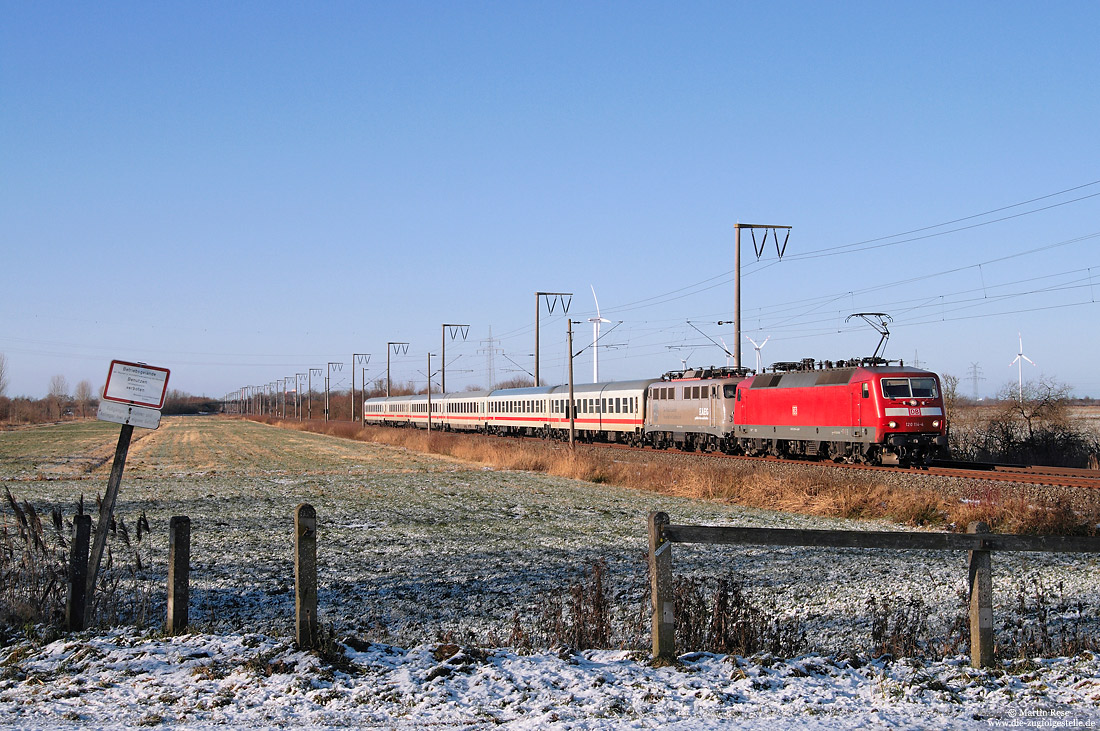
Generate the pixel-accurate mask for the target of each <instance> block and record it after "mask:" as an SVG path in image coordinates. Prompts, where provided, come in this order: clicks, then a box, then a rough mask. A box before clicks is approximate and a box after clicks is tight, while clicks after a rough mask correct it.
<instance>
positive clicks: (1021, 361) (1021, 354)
mask: <svg viewBox="0 0 1100 731" xmlns="http://www.w3.org/2000/svg"><path fill="white" fill-rule="evenodd" d="M1016 336H1017V337H1019V338H1020V352H1019V353H1017V354H1016V358H1015V359H1014V360H1013V361H1012V362H1011V363H1009V364H1008V367H1009V368H1011V367H1012V366H1014V365H1016V364H1017V363H1019V364H1020V365H1019V366H1018V368H1019V370H1020V403H1023V402H1024V361H1025V360H1026V361H1027V362H1028V363H1030V364H1031V365H1035V361H1033V360H1032V359H1031V358H1028V357H1027V356H1026V355H1024V336H1023V335H1021V334H1020V333H1016Z"/></svg>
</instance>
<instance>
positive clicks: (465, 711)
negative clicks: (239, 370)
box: [0, 419, 1100, 728]
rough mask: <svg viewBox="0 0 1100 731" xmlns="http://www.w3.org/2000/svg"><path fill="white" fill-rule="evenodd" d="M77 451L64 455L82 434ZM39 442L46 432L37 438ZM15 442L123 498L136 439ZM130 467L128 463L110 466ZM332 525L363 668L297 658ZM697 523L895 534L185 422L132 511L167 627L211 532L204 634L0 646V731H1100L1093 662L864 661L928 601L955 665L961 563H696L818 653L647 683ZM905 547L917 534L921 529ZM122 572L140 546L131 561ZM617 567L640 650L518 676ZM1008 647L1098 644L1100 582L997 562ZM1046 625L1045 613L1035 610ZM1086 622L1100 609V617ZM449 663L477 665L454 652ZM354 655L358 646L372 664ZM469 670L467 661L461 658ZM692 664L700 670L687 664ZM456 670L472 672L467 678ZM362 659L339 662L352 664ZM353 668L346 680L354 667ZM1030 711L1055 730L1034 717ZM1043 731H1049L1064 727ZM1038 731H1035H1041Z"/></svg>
mask: <svg viewBox="0 0 1100 731" xmlns="http://www.w3.org/2000/svg"><path fill="white" fill-rule="evenodd" d="M66 429H68V430H69V431H68V432H66V431H65V430H66ZM32 431H33V430H32ZM49 437H50V438H49V439H45V438H44V436H40V437H39V438H37V440H36V438H35V437H33V435H28V434H27V433H24V432H20V433H10V432H7V433H0V479H2V480H4V482H5V484H6V485H7V486H8V487H9V488H10V489H11V490H12V492H13V493H15V494H16V496H17V497H18V498H19V499H27V500H30V501H32V502H34V503H35V504H36V505H38V506H40V507H48V506H51V505H60V506H62V507H63V508H65V509H66V515H67V516H69V515H71V512H72V511H71V506H72V505H74V504H75V502H76V500H77V498H78V496H79V495H80V494H81V493H83V494H84V495H85V496H86V499H87V500H88V501H89V502H91V501H92V496H93V495H94V494H95V493H96V492H99V491H102V489H103V485H104V484H105V480H106V471H107V470H108V469H109V467H110V464H109V462H107V463H104V462H103V459H102V454H103V453H104V451H106V452H107V453H108V454H109V452H110V447H111V446H113V440H114V439H115V438H116V437H117V427H115V428H114V429H113V430H112V428H111V427H110V426H109V425H92V426H86V425H77V426H74V427H55V428H53V431H50V432H49ZM105 445H106V446H105ZM301 502H309V503H311V504H312V505H314V507H315V508H316V509H317V512H318V523H319V528H318V553H319V565H320V582H321V590H320V604H321V610H320V612H321V620H322V622H323V623H324V624H325V625H326V626H327V627H329V628H331V630H332V632H334V633H335V636H336V637H339V638H342V639H345V640H347V645H343V646H340V647H339V648H338V649H339V650H340V651H342V652H346V659H345V660H344V661H341V662H336V663H335V664H333V663H332V662H329V661H325V660H322V659H320V658H318V657H316V656H314V655H309V654H303V653H299V652H296V651H295V650H294V649H293V647H292V645H291V643H290V634H291V626H292V620H293V596H292V593H291V589H292V583H293V561H292V554H291V547H292V542H291V541H292V525H293V514H294V508H295V506H296V505H297V504H299V503H301ZM651 510H664V511H665V512H667V513H669V514H670V516H672V520H673V522H675V523H700V524H735V525H753V526H785V527H837V528H841V527H843V528H856V529H858V528H864V529H871V528H873V529H890V528H892V527H894V526H889V525H885V524H882V523H875V524H862V523H860V524H857V523H851V522H845V521H823V520H820V519H810V518H805V517H799V516H790V515H783V514H777V513H765V512H761V511H748V510H744V509H740V508H737V507H734V506H726V505H716V504H712V503H703V502H697V501H689V500H682V499H675V498H668V497H664V496H659V495H654V494H652V493H648V492H641V491H631V490H624V489H618V488H612V487H607V486H603V485H590V484H586V483H579V482H574V481H569V480H562V479H557V478H551V477H546V476H542V475H535V474H529V473H508V472H495V471H490V470H484V469H481V468H478V467H471V466H469V465H465V464H462V463H458V462H454V461H450V460H445V459H438V458H434V457H425V456H422V455H412V454H408V453H405V452H402V451H399V450H393V449H389V448H384V447H380V446H376V445H369V444H361V443H353V442H345V441H342V440H336V439H332V438H327V437H323V436H318V435H313V434H305V433H299V432H290V431H284V430H279V429H276V428H273V427H267V426H262V425H257V424H252V423H246V422H232V421H223V420H216V419H206V420H204V419H168V420H165V423H164V425H163V426H162V427H161V429H160V430H158V431H157V432H154V433H146V434H145V435H144V437H143V438H142V439H141V440H140V441H138V442H136V443H135V444H134V445H133V447H132V448H131V455H130V460H129V461H128V464H127V472H126V478H125V480H124V483H123V487H122V491H121V494H120V503H119V509H118V513H119V514H120V515H122V516H123V517H124V518H125V519H126V521H127V522H128V523H131V524H133V523H134V522H136V518H137V516H138V515H139V514H140V513H141V512H142V511H144V512H145V513H146V514H147V516H148V518H149V522H150V524H151V526H152V531H153V532H152V534H151V536H149V537H147V538H146V539H145V541H144V543H143V545H142V546H141V547H140V548H139V549H138V550H139V551H140V552H142V555H143V556H144V557H145V560H146V562H147V563H148V564H150V565H151V567H152V571H151V573H148V574H147V576H148V577H149V578H147V579H143V580H142V581H141V582H139V586H138V590H136V591H135V592H134V593H135V595H138V594H141V595H143V596H144V595H146V594H147V595H148V596H149V597H150V605H149V606H150V614H149V615H148V617H149V619H148V621H149V624H150V625H151V626H152V627H156V626H159V624H160V623H161V622H162V621H163V590H162V588H161V585H162V583H163V571H164V569H163V566H164V546H165V543H166V534H167V523H168V519H169V518H170V517H171V516H172V515H188V516H190V518H191V521H192V548H191V551H192V575H191V578H192V602H191V617H192V623H193V629H194V630H195V633H194V634H189V635H186V636H184V637H182V638H164V637H161V636H159V635H158V633H157V632H155V631H151V630H144V631H143V630H137V629H127V630H114V631H110V632H104V631H100V632H94V633H84V634H78V635H72V636H66V637H62V638H60V639H57V640H55V641H53V642H45V641H43V640H38V641H30V640H26V639H18V640H16V639H14V638H9V643H10V644H8V646H7V647H4V648H3V649H0V678H2V679H0V709H2V711H3V713H2V715H0V724H4V723H7V724H10V725H14V726H19V727H27V728H30V727H40V728H55V727H58V726H64V725H65V724H69V725H72V726H81V727H85V726H88V727H103V728H124V727H132V726H134V725H158V724H162V723H163V724H179V725H183V726H187V727H193V726H204V725H223V726H230V727H270V726H283V725H294V726H304V727H310V726H316V727H321V726H343V727H355V726H377V727H394V728H414V727H419V726H422V725H431V726H435V727H444V728H448V727H456V728H479V727H485V728H490V727H496V726H498V725H500V724H502V723H503V724H506V725H508V726H510V727H516V728H544V727H554V726H556V727H560V728H650V727H658V726H667V725H670V724H677V723H678V724H679V725H680V727H682V728H701V727H712V728H717V727H723V726H726V725H733V724H734V723H737V724H738V725H747V726H748V727H749V728H765V727H768V728H771V727H774V726H775V725H776V724H777V723H780V724H783V725H799V726H809V727H814V726H817V727H821V728H836V727H843V728H859V727H879V726H884V725H886V726H907V727H908V726H914V725H915V726H921V727H932V728H937V727H957V726H963V727H966V726H972V727H985V728H988V727H990V726H991V725H996V724H997V723H998V722H1000V721H1011V720H1013V719H1015V720H1016V721H1017V722H1022V725H1025V726H1027V725H1034V726H1044V727H1048V728H1049V727H1051V726H1052V725H1055V723H1054V722H1056V721H1059V720H1061V724H1060V725H1061V726H1062V727H1065V726H1067V725H1069V722H1070V721H1073V722H1074V723H1078V724H1079V725H1082V724H1088V723H1090V722H1091V723H1093V724H1095V723H1096V722H1100V681H1098V680H1097V679H1096V678H1097V676H1098V675H1100V660H1097V659H1096V658H1094V657H1093V656H1092V655H1088V654H1086V655H1084V656H1081V657H1077V658H1062V659H1055V660H1044V661H1038V662H1036V661H1026V662H1018V663H1014V664H1012V665H1010V666H1006V667H1005V668H1000V669H997V670H992V671H983V672H978V671H974V670H971V669H970V668H968V667H967V665H966V660H965V658H962V657H959V658H953V659H950V660H947V661H938V662H926V663H922V662H919V661H917V662H886V661H874V662H865V661H861V660H859V659H857V657H859V656H861V655H862V656H863V657H866V652H867V650H868V648H869V646H870V622H871V620H870V616H869V615H868V611H867V607H866V602H867V599H868V597H869V596H871V595H872V593H874V594H875V595H876V596H880V597H881V596H886V597H888V598H890V599H891V600H892V601H893V602H895V603H896V604H902V603H905V602H910V601H919V602H920V603H921V607H922V612H923V613H925V614H926V615H927V619H928V622H929V625H930V628H931V635H932V636H933V637H934V639H935V640H936V641H937V642H940V641H944V642H946V641H947V639H949V638H948V635H949V630H948V628H949V627H950V625H951V623H952V622H953V621H954V620H955V618H956V617H957V616H958V614H959V612H960V611H961V608H960V602H959V592H960V590H961V589H962V588H963V587H964V586H965V579H966V557H965V556H964V555H962V554H952V553H927V554H920V553H915V552H913V553H898V552H887V551H861V550H831V551H825V550H814V549H764V548H752V549H744V548H729V549H717V548H714V547H705V548H704V547H686V546H676V547H675V549H674V551H675V567H676V569H675V570H676V572H677V574H678V575H685V576H687V575H690V576H694V577H706V576H727V575H733V576H736V577H738V578H740V579H742V580H744V581H745V582H746V585H747V586H748V587H749V589H750V590H751V592H752V595H753V598H754V601H756V602H758V603H759V604H760V605H761V606H763V607H765V608H766V609H767V610H768V611H769V612H770V613H771V614H772V615H773V616H774V617H775V618H777V619H779V620H781V621H784V622H790V623H797V624H798V625H800V626H801V628H802V629H803V630H804V631H805V633H806V638H807V643H808V646H807V647H806V653H807V654H804V655H801V656H799V657H796V658H792V659H787V660H774V659H771V658H768V657H762V656H754V657H752V658H747V659H746V658H737V657H725V656H713V655H705V654H688V655H685V656H684V657H683V658H682V660H683V662H682V664H681V665H680V666H678V667H669V668H652V667H650V666H649V665H648V664H647V663H646V662H645V653H644V652H638V651H637V648H641V647H644V646H645V644H646V642H647V640H648V638H647V636H646V634H645V632H646V626H647V625H646V617H645V615H644V596H645V576H644V549H645V517H646V515H647V514H648V512H649V511H651ZM898 528H900V527H898ZM119 550H120V551H122V550H123V549H121V548H119ZM596 560H602V561H605V562H606V563H607V565H608V572H609V576H610V581H611V583H612V592H613V594H614V596H615V598H616V605H617V617H616V618H617V624H616V636H615V641H616V643H617V644H619V645H621V646H622V647H623V648H624V649H622V650H601V651H583V652H580V653H576V652H571V651H566V650H563V649H561V648H555V650H554V651H542V652H538V651H536V652H530V653H517V652H516V651H514V650H510V649H487V650H479V649H477V648H484V647H487V646H491V645H496V644H501V643H502V642H503V641H504V640H506V639H507V638H508V637H509V634H510V631H511V630H512V628H513V627H514V626H515V625H516V624H517V622H518V623H519V625H520V626H521V627H522V628H524V630H525V631H529V630H530V629H532V628H536V627H535V625H537V623H538V621H539V620H538V617H539V613H540V609H541V605H542V604H543V603H544V602H545V599H546V597H547V596H550V595H553V594H555V593H559V594H560V593H562V592H564V591H567V589H568V587H569V586H570V585H571V584H573V583H575V582H576V581H578V580H579V579H580V578H581V577H583V575H584V573H585V571H586V570H588V568H589V566H590V565H591V563H592V562H593V561H596ZM993 568H994V592H995V608H994V612H995V616H996V617H997V621H998V629H999V637H1000V638H1001V639H1004V638H1005V637H1007V636H1008V634H1010V633H1011V632H1012V631H1013V625H1015V624H1017V623H1021V622H1024V623H1026V622H1028V621H1031V618H1030V617H1029V616H1028V613H1027V612H1026V611H1021V610H1020V609H1019V608H1018V604H1019V594H1020V592H1021V590H1023V591H1025V592H1030V591H1033V589H1034V587H1035V586H1037V585H1041V586H1043V587H1045V591H1046V592H1047V594H1049V595H1051V596H1052V597H1054V600H1053V602H1052V607H1051V609H1052V610H1054V611H1052V615H1054V616H1053V617H1052V618H1051V620H1050V621H1051V622H1052V623H1053V624H1055V625H1056V624H1057V623H1058V622H1075V623H1077V624H1078V625H1079V626H1085V627H1086V629H1091V631H1093V632H1094V633H1095V630H1096V627H1095V624H1096V622H1097V621H1098V619H1097V617H1096V610H1095V607H1097V606H1098V605H1100V577H1098V575H1097V571H1096V568H1097V566H1096V561H1095V560H1094V559H1091V560H1090V559H1082V558H1080V557H1066V556H1057V555H1048V554H1033V555H1032V554H999V555H995V556H994V565H993ZM1026 603H1027V602H1025V604H1026ZM1081 607H1083V609H1082V608H1081ZM444 645H453V646H451V647H444V649H440V648H441V646H444ZM353 648H354V649H353ZM460 648H462V649H460ZM685 649H686V650H690V649H691V648H685ZM450 652H457V654H456V655H454V656H452V657H450V658H448V657H447V655H448V653H450ZM337 654H339V653H337ZM330 660H331V658H330ZM1027 714H1031V715H1027ZM1041 722H1042V723H1041ZM1018 725H1019V724H1018Z"/></svg>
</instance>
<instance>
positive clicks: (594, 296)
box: [588, 284, 606, 322]
mask: <svg viewBox="0 0 1100 731" xmlns="http://www.w3.org/2000/svg"><path fill="white" fill-rule="evenodd" d="M588 286H589V287H591V288H592V299H593V300H594V301H595V303H596V317H602V315H601V314H600V301H599V300H598V299H596V288H595V287H594V286H592V285H591V284H590V285H588ZM605 322H606V321H605Z"/></svg>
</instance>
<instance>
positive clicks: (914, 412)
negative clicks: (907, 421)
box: [909, 408, 920, 416]
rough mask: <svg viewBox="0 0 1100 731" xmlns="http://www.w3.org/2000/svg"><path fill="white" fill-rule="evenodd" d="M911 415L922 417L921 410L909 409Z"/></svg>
mask: <svg viewBox="0 0 1100 731" xmlns="http://www.w3.org/2000/svg"><path fill="white" fill-rule="evenodd" d="M909 415H910V416H920V409H919V408H915V409H909Z"/></svg>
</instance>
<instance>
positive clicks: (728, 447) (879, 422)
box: [363, 358, 947, 465]
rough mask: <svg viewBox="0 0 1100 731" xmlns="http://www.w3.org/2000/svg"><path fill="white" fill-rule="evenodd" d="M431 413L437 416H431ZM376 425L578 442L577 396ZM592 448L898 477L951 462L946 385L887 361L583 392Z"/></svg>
mask: <svg viewBox="0 0 1100 731" xmlns="http://www.w3.org/2000/svg"><path fill="white" fill-rule="evenodd" d="M429 409H430V410H429ZM363 415H364V416H363V418H364V421H365V422H366V423H368V424H379V425H388V426H410V427H418V428H429V426H430V428H432V429H441V430H446V431H475V432H481V433H486V434H500V435H522V436H538V437H543V438H547V439H568V437H569V429H570V415H571V414H570V408H569V389H568V387H567V386H540V387H534V388H507V389H497V390H494V391H472V392H464V393H451V394H440V395H436V394H433V395H432V396H431V399H430V406H429V398H428V395H427V394H419V395H415V396H394V397H389V398H387V397H378V398H369V399H366V400H365V401H364V405H363ZM572 417H573V427H574V429H575V434H576V438H577V439H579V440H581V441H587V442H594V441H601V442H613V443H621V444H629V445H633V446H648V447H655V448H676V449H682V450H688V451H696V450H697V451H702V452H723V453H726V454H746V455H756V456H761V455H774V456H780V457H801V458H808V459H831V460H833V461H846V462H864V463H870V464H889V465H922V464H927V463H928V462H930V461H931V460H933V459H937V458H942V457H946V456H947V424H946V415H945V413H944V405H943V397H942V392H941V389H940V380H939V377H938V376H937V375H936V374H935V373H933V372H931V371H926V370H922V369H919V368H911V367H906V366H905V365H904V364H902V363H900V362H899V364H898V365H891V364H890V363H889V362H887V361H885V360H883V359H881V358H865V359H857V360H849V361H839V362H836V363H834V362H830V361H817V362H815V361H814V359H812V358H810V359H806V360H802V361H798V362H791V363H776V364H774V365H773V366H772V369H771V372H763V373H758V374H754V373H753V372H752V371H749V370H743V369H734V368H729V367H725V368H723V367H710V368H699V369H688V370H682V371H672V372H669V373H666V374H664V375H663V376H662V377H661V378H652V379H643V380H637V381H613V382H608V383H592V384H583V385H577V386H574V388H573V412H572Z"/></svg>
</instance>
